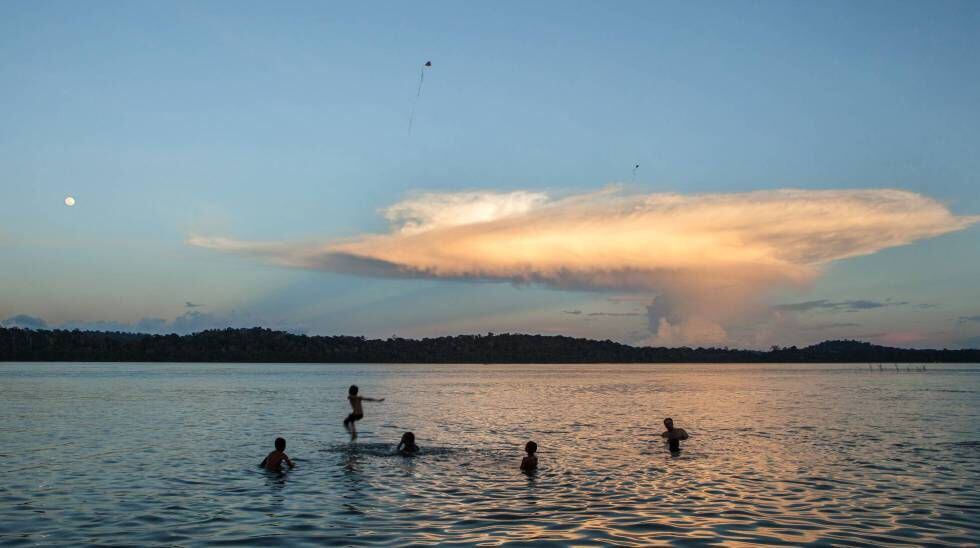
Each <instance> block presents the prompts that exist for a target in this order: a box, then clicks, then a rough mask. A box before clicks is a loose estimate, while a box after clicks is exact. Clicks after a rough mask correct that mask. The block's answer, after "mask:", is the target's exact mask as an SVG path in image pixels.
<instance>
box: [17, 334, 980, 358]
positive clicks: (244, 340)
mask: <svg viewBox="0 0 980 548" xmlns="http://www.w3.org/2000/svg"><path fill="white" fill-rule="evenodd" d="M0 361H23V362H30V361H46V362H59V361H68V362H224V363H433V364H435V363H443V364H445V363H477V364H490V363H515V364H530V363H865V364H879V363H881V364H884V365H883V367H886V368H887V366H888V365H889V364H898V363H902V364H908V363H919V364H921V363H980V349H965V350H945V349H943V350H931V349H906V348H892V347H887V346H878V345H873V344H871V343H866V342H860V341H851V340H843V341H825V342H822V343H819V344H815V345H812V346H807V347H803V348H797V347H795V346H791V347H786V348H780V347H773V348H772V349H770V350H740V349H730V348H700V347H699V348H689V347H677V348H666V347H634V346H629V345H625V344H621V343H617V342H613V341H609V340H605V341H597V340H591V339H577V338H573V337H564V336H560V335H547V336H546V335H523V334H501V335H494V334H492V333H488V334H486V335H457V336H452V337H436V338H429V339H402V338H389V339H366V338H364V337H349V336H307V335H295V334H291V333H287V332H284V331H273V330H270V329H263V328H257V327H256V328H250V329H231V328H229V329H222V330H208V331H202V332H199V333H193V334H190V335H149V334H140V333H124V332H111V331H78V330H75V331H66V330H57V329H55V330H34V329H21V328H0Z"/></svg>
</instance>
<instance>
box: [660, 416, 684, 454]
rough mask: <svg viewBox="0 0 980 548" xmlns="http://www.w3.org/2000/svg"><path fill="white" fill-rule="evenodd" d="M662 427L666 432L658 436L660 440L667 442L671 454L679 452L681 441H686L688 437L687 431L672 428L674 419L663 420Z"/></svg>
mask: <svg viewBox="0 0 980 548" xmlns="http://www.w3.org/2000/svg"><path fill="white" fill-rule="evenodd" d="M664 427H665V428H667V430H666V431H665V432H663V433H661V434H660V437H661V438H664V439H665V440H667V446H668V447H669V448H670V452H671V453H676V452H677V451H680V450H681V440H686V439H687V438H688V437H690V436H688V435H687V431H686V430H684V429H683V428H674V419H672V418H670V417H667V418H666V419H664Z"/></svg>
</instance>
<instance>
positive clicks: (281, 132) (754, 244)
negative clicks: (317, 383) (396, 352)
mask: <svg viewBox="0 0 980 548" xmlns="http://www.w3.org/2000/svg"><path fill="white" fill-rule="evenodd" d="M978 24H980V4H978V3H976V2H955V1H949V2H861V3H856V4H855V3H848V2H819V3H811V4H804V3H798V2H685V3H666V2H544V1H542V2H532V3H518V2H493V3H482V4H481V3H475V2H466V3H459V2H426V3H421V4H417V3H404V2H390V3H387V2H371V3H357V4H356V5H355V4H350V3H348V4H342V3H323V2H291V3H287V4H281V3H280V4H275V3H267V2H265V3H263V2H216V1H215V2H170V3H159V2H139V1H134V2H125V3H113V4H83V3H78V2H57V1H55V2H44V3H31V2H19V3H17V2H7V3H2V4H0V323H2V324H3V325H7V326H25V327H48V328H80V329H119V330H129V331H144V332H154V333H168V332H177V333H188V332H193V331H197V330H200V329H207V328H220V327H228V326H231V327H250V326H256V325H258V326H265V327H270V328H275V329H285V330H290V331H293V332H297V333H307V334H323V335H331V334H349V335H365V336H369V337H389V336H392V335H395V336H402V337H426V336H438V335H451V334H457V333H486V332H496V333H503V332H524V333H542V334H566V335H571V336H581V337H590V338H597V339H612V340H616V341H621V342H624V343H628V344H640V345H646V344H654V345H668V346H676V345H691V346H697V345H718V346H733V347H736V346H737V347H752V348H767V347H769V346H771V345H781V346H788V345H804V344H811V343H814V342H818V341H821V340H826V339H839V338H850V339H858V340H866V341H869V342H874V343H878V344H888V345H894V346H908V347H948V348H959V347H980V284H977V283H976V280H978V279H980V227H978V224H980V223H978V215H980V197H978V193H977V192H976V190H975V188H976V187H977V184H978V183H980V180H978V179H980V71H978V70H976V55H975V53H976V52H977V51H980V35H978V34H977V33H976V28H977V26H978ZM426 61H431V63H432V66H431V67H428V68H424V69H423V64H424V63H425V62H426ZM423 70H424V80H423V82H422V87H421V93H420V94H419V93H418V90H419V81H420V74H421V73H422V71H423ZM413 105H414V119H413V121H412V127H411V131H409V118H410V116H411V113H412V111H413ZM637 165H638V166H639V167H635V166H637ZM634 168H635V169H634ZM67 196H72V197H74V198H75V200H76V203H75V205H74V206H72V207H69V206H67V205H65V198H66V197H67Z"/></svg>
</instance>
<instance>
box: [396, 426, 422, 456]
mask: <svg viewBox="0 0 980 548" xmlns="http://www.w3.org/2000/svg"><path fill="white" fill-rule="evenodd" d="M395 450H396V451H398V452H399V453H401V454H403V455H414V454H416V453H418V452H419V451H420V449H419V446H418V445H415V434H414V433H413V432H405V433H404V434H402V441H400V442H398V447H396V448H395Z"/></svg>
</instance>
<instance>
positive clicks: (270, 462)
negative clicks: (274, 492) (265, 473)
mask: <svg viewBox="0 0 980 548" xmlns="http://www.w3.org/2000/svg"><path fill="white" fill-rule="evenodd" d="M282 463H286V466H289V468H292V467H293V461H291V460H289V457H288V456H286V440H285V439H283V438H276V450H275V451H272V452H271V453H269V454H268V455H266V456H265V458H264V459H262V462H261V463H259V466H261V467H262V468H265V469H266V470H270V471H272V472H279V471H280V470H282Z"/></svg>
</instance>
